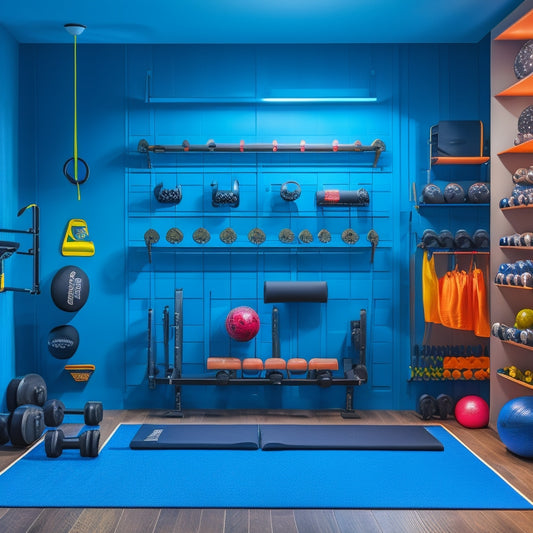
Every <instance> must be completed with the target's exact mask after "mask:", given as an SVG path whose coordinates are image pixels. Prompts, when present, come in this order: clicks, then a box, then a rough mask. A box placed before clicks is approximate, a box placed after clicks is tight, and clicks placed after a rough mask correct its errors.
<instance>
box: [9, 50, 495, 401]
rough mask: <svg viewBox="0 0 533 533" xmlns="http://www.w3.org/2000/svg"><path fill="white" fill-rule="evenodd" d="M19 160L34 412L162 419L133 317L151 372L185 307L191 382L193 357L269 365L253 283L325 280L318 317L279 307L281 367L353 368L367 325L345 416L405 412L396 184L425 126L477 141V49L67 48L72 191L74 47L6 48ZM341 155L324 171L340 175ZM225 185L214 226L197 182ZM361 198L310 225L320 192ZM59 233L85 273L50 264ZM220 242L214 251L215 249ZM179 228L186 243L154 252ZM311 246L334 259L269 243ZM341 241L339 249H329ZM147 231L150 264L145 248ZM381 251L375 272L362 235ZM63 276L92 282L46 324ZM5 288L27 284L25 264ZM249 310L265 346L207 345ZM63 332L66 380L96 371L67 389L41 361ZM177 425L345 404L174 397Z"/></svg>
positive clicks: (196, 361) (252, 394) (266, 317)
mask: <svg viewBox="0 0 533 533" xmlns="http://www.w3.org/2000/svg"><path fill="white" fill-rule="evenodd" d="M20 69H21V77H20V85H21V91H20V100H21V105H20V109H21V115H20V120H21V146H24V150H21V154H20V175H21V176H24V179H22V180H20V186H19V196H20V201H21V202H22V204H24V202H27V203H29V202H32V201H37V202H38V204H39V205H40V207H41V215H42V220H41V267H42V295H41V296H39V297H32V298H29V297H22V296H21V297H20V298H17V299H16V303H15V305H16V316H17V324H16V326H17V369H16V370H17V372H18V373H24V372H28V371H38V372H40V373H41V374H42V375H43V376H44V377H45V378H46V380H47V383H48V386H49V389H50V395H54V396H60V397H61V398H62V399H64V400H65V401H71V403H77V404H79V403H81V402H82V401H84V400H87V399H102V400H103V401H104V402H105V404H106V407H108V408H121V407H128V408H130V407H145V406H149V407H171V406H172V392H173V391H172V389H171V387H159V388H158V389H157V390H156V391H155V392H154V391H149V390H148V387H147V382H146V313H147V310H148V308H149V307H153V308H154V310H155V317H156V346H157V352H158V357H159V360H160V361H161V359H162V334H161V313H162V310H163V307H164V306H165V305H170V306H171V309H173V307H172V305H173V291H174V289H175V288H183V289H184V362H185V365H184V373H187V374H199V373H203V372H204V371H205V358H206V357H207V356H208V355H230V354H231V355H234V354H236V355H239V356H240V355H257V356H260V357H262V358H265V357H268V356H269V355H270V353H271V345H270V313H271V309H272V306H271V305H267V304H264V303H263V298H262V296H263V295H262V286H263V282H264V281H265V280H326V281H327V282H328V287H329V299H328V302H327V303H326V304H307V305H304V304H279V306H278V307H279V309H280V317H281V335H282V354H283V355H284V356H285V357H294V356H304V357H308V358H310V357H319V356H324V357H325V356H329V357H339V358H342V357H343V356H346V355H348V356H349V355H350V354H351V352H350V346H349V322H350V320H353V319H357V318H358V317H359V310H360V309H361V308H365V309H367V311H368V318H369V324H368V326H369V331H368V366H369V373H370V379H369V383H368V384H367V385H365V386H363V387H360V388H359V390H357V391H356V407H361V408H367V409H369V408H393V409H409V408H413V407H414V404H415V398H416V397H417V396H418V394H419V392H420V388H419V385H416V384H412V383H408V381H407V380H408V377H409V354H410V337H409V333H410V322H409V313H410V300H409V298H410V286H409V264H410V260H411V258H412V254H414V243H413V235H415V234H416V233H417V232H419V231H420V230H421V229H422V227H424V225H426V224H427V221H425V220H420V219H419V217H418V216H415V217H414V219H412V220H411V214H412V212H413V203H412V194H411V185H412V182H413V181H417V182H424V180H425V179H426V170H427V160H428V154H427V136H428V131H429V127H430V126H431V125H433V124H435V123H436V122H438V121H439V120H444V119H482V120H484V121H485V123H486V124H487V126H488V113H489V98H488V78H489V71H488V47H487V45H486V43H482V44H480V45H453V46H445V45H429V46H426V45H424V46H420V45H416V46H415V45H412V46H411V45H398V46H395V45H387V46H385V45H329V46H312V45H305V46H304V45H302V46H280V45H276V46H260V45H257V46H236V45H224V46H217V47H216V49H214V48H213V47H211V46H201V45H199V46H178V45H176V46H96V45H91V46H83V45H80V46H79V47H78V84H79V91H78V102H79V126H78V127H79V154H80V157H82V158H84V159H85V160H86V161H87V162H88V163H89V165H90V168H91V175H90V178H89V180H88V181H87V183H86V184H84V185H82V187H81V201H77V199H76V189H75V187H74V186H73V185H71V184H70V183H69V182H68V181H67V180H66V179H65V178H64V177H63V175H62V166H63V163H64V162H65V160H66V159H68V158H69V157H71V155H72V135H73V133H72V47H70V46H62V45H23V46H21V48H20ZM147 72H151V87H150V91H151V92H150V94H151V96H153V97H167V98H179V97H187V96H197V97H206V98H208V97H215V96H216V97H242V98H248V97H257V96H261V95H264V94H266V93H267V92H268V91H269V90H270V89H276V88H278V89H287V90H297V89H299V88H306V89H319V90H324V91H331V90H335V89H339V88H344V87H357V88H364V89H366V88H369V87H370V88H371V89H372V90H375V92H376V95H377V98H378V102H377V103H370V104H335V105H324V104H313V105H302V104H299V105H267V104H249V103H248V104H209V103H208V104H193V105H190V104H188V105H184V104H179V103H147V102H146V101H145V97H146V86H147V83H146V75H147ZM376 138H379V139H381V140H383V141H384V142H385V144H386V146H387V151H386V152H385V153H384V154H383V155H382V156H381V158H380V161H379V164H378V166H377V167H376V168H375V169H374V168H372V166H371V160H372V156H369V155H368V154H310V153H308V154H281V153H278V154H192V153H189V154H178V155H168V154H154V155H153V157H152V163H153V165H152V168H151V169H150V168H148V165H147V160H146V156H145V155H143V154H139V153H138V152H137V144H138V142H139V140H140V139H147V140H148V141H149V143H150V144H155V143H158V144H181V142H182V141H183V140H185V139H187V140H189V141H190V142H191V143H197V144H203V143H206V142H207V140H208V139H214V140H215V141H217V142H239V141H240V140H241V139H244V140H245V141H246V142H248V143H251V142H271V141H272V140H273V139H276V140H277V141H278V142H280V143H282V142H290V143H298V142H299V141H300V140H301V139H305V141H306V142H307V143H309V144H312V143H331V142H332V141H333V140H334V139H338V140H339V141H340V142H341V143H352V142H354V141H355V140H361V141H362V142H363V144H370V143H371V142H372V141H373V140H374V139H376ZM337 156H338V157H337ZM234 178H237V179H238V180H239V182H240V184H241V205H240V206H239V208H238V209H230V208H218V209H217V208H213V207H212V206H211V202H210V190H209V189H210V183H211V182H212V181H213V180H216V181H218V183H219V186H220V188H221V189H228V188H230V184H231V181H232V180H233V179H234ZM289 179H293V180H296V181H298V182H299V183H301V185H302V190H303V192H302V196H301V198H300V199H299V200H298V201H297V202H296V203H295V204H286V203H285V202H283V201H281V200H280V199H279V185H280V184H281V183H283V182H284V181H287V180H289ZM159 182H163V183H164V184H165V186H166V187H173V186H175V185H176V184H177V183H179V184H181V185H182V187H183V192H184V198H183V200H182V202H181V203H180V204H179V205H178V206H171V207H161V206H160V205H158V204H157V203H156V202H155V200H154V197H153V193H152V191H153V188H154V187H155V185H157V183H159ZM359 187H364V188H366V189H367V190H368V191H369V193H370V198H371V201H370V205H369V207H367V208H351V209H338V210H336V209H333V208H329V209H324V208H317V207H316V206H315V204H314V194H315V192H316V191H317V190H321V189H327V188H336V189H356V188H359ZM71 218H84V219H85V220H86V221H87V223H88V227H89V232H90V238H91V239H92V240H93V241H94V242H95V246H96V254H95V256H94V257H83V258H79V257H75V258H67V257H63V256H61V253H60V245H61V241H62V238H63V235H64V231H65V227H66V224H67V222H68V220H69V219H71ZM201 226H203V227H205V228H207V229H208V230H209V231H210V233H211V241H210V242H209V243H208V244H206V245H204V246H203V247H202V246H201V245H198V244H196V243H194V242H193V241H192V237H191V236H192V232H193V231H194V230H195V229H197V228H198V227H201ZM228 226H230V227H232V228H234V229H235V230H236V231H237V233H238V235H239V239H238V241H237V242H236V243H235V244H233V245H232V246H231V248H228V247H227V246H226V245H223V244H222V243H221V242H220V241H219V238H218V234H219V232H220V231H221V230H222V229H224V228H225V227H228ZM170 227H178V228H179V229H181V230H182V231H183V233H184V235H185V239H184V241H183V243H181V244H180V245H177V246H174V247H172V245H170V244H168V243H166V241H165V234H166V231H167V230H168V229H169V228H170ZM253 227H259V228H261V229H263V230H264V231H265V232H266V234H267V242H266V243H265V244H264V245H262V246H260V247H254V246H252V245H251V244H250V243H249V242H248V241H247V237H246V234H247V232H248V231H249V230H250V229H252V228H253ZM284 227H290V228H291V229H292V230H293V231H294V232H295V233H296V234H298V232H299V231H301V230H302V229H309V230H311V232H312V233H313V235H314V237H315V243H313V246H315V245H316V235H317V233H318V231H319V230H320V229H322V228H327V229H328V230H329V231H330V232H331V233H332V235H333V240H332V243H330V245H323V246H321V247H319V246H316V247H315V248H314V249H313V252H311V251H309V250H307V249H306V246H305V245H303V244H297V245H295V246H293V247H290V248H289V249H288V250H287V246H286V245H282V244H281V243H280V242H279V241H278V239H277V234H278V233H279V231H280V230H281V229H282V228H284ZM348 227H351V228H353V229H354V230H355V231H356V232H357V233H359V235H360V240H359V242H358V243H357V244H356V245H355V246H353V247H350V246H348V245H345V244H344V243H342V241H341V240H340V233H341V232H342V231H343V230H344V229H346V228H348ZM148 228H153V229H156V230H157V231H158V232H159V234H160V236H161V239H160V242H159V243H158V244H156V245H154V249H153V260H152V263H148V261H147V252H146V248H145V246H144V240H143V235H144V232H145V231H146V230H147V229H148ZM370 229H375V230H376V231H377V232H378V234H379V237H380V242H379V245H378V248H377V251H376V256H375V261H374V263H370V248H369V246H368V244H369V243H368V242H367V240H366V235H367V233H368V231H369V230H370ZM68 264H75V265H78V266H80V267H81V268H83V269H84V270H85V271H86V272H87V274H88V275H89V278H90V280H91V289H90V297H89V300H88V302H87V304H86V305H85V306H84V307H83V308H82V309H81V310H80V311H79V312H78V313H76V314H69V313H66V312H63V311H60V310H59V309H57V308H56V307H55V306H54V304H53V302H52V300H51V298H50V282H51V280H52V277H53V275H54V274H55V272H56V271H57V270H58V269H59V268H61V267H62V266H65V265H68ZM19 274H20V276H25V275H28V272H27V271H25V269H24V266H23V265H22V264H21V267H20V272H19ZM242 304H246V305H252V306H253V307H255V308H256V309H257V311H258V313H259V315H260V319H261V322H262V325H263V326H262V329H261V331H260V333H259V335H258V336H257V337H256V339H254V340H253V341H251V342H250V343H248V344H246V345H242V344H237V343H235V342H233V341H231V342H230V340H229V339H228V337H227V335H226V334H225V332H224V331H223V327H222V323H223V319H224V317H225V315H226V313H227V312H228V311H229V310H230V309H231V308H232V307H234V306H236V305H242ZM66 323H69V324H72V325H74V326H75V327H76V328H77V329H78V331H79V333H80V339H81V340H80V347H79V349H78V351H77V352H76V354H75V355H74V357H73V358H72V359H71V360H69V362H70V363H92V364H95V365H96V372H95V373H94V375H93V376H92V378H91V379H90V381H89V382H88V383H87V384H86V385H85V386H84V387H83V386H80V384H77V383H74V382H73V380H72V379H71V377H70V376H69V375H68V374H66V372H64V371H63V365H64V363H65V362H64V361H59V360H57V359H54V358H53V357H52V356H51V355H50V354H49V353H48V350H47V337H48V332H49V331H50V329H51V328H53V327H55V326H57V325H60V324H66ZM183 392H184V398H183V401H184V407H185V408H193V407H203V408H205V407H301V408H318V407H324V408H325V407H339V406H342V405H343V402H344V398H343V396H344V391H343V390H342V389H341V388H339V389H335V388H331V389H328V390H317V389H315V388H312V387H302V388H300V389H298V388H296V387H287V388H283V389H282V390H279V388H277V389H275V390H273V389H272V388H265V389H262V388H255V387H238V388H235V389H232V388H225V389H221V388H219V387H188V388H187V387H185V388H184V391H183Z"/></svg>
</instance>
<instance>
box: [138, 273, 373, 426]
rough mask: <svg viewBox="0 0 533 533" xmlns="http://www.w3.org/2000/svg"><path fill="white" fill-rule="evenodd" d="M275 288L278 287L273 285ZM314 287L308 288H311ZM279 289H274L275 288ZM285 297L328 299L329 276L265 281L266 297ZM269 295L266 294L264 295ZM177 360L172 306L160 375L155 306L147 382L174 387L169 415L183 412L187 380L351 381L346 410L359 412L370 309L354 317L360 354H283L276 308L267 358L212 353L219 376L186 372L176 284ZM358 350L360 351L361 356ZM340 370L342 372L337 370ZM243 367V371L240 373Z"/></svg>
mask: <svg viewBox="0 0 533 533" xmlns="http://www.w3.org/2000/svg"><path fill="white" fill-rule="evenodd" d="M273 289H276V290H275V291H273ZM310 289H312V290H311V294H309V292H308V290H310ZM276 292H277V294H274V293H276ZM267 293H268V294H269V298H270V297H272V299H274V300H280V301H284V302H285V301H288V302H292V301H314V302H322V301H325V300H327V284H326V283H325V282H316V283H315V282H309V283H307V282H294V283H293V282H290V283H288V284H285V283H281V284H279V285H276V286H271V284H268V285H267V286H266V291H265V297H266V296H267ZM265 299H266V298H265ZM174 308H175V309H174V325H173V327H174V329H175V334H174V365H173V367H171V365H170V361H169V346H168V344H169V336H170V335H169V329H170V324H169V322H170V321H169V312H168V309H167V308H165V312H164V320H163V323H164V343H163V344H164V348H165V369H164V375H163V374H160V375H159V376H158V369H157V365H156V357H155V354H154V352H153V350H152V343H153V341H152V321H153V311H152V309H149V310H148V385H149V387H150V388H152V389H154V388H155V387H156V386H157V385H158V384H164V385H172V386H173V387H174V409H173V410H171V411H168V412H167V415H166V416H171V417H183V412H182V408H181V394H182V392H181V388H182V386H184V385H187V386H188V385H236V386H265V385H283V386H285V385H286V386H296V387H300V386H312V387H315V386H317V385H318V386H320V387H329V386H342V387H346V402H345V406H344V408H343V409H342V410H341V415H342V417H343V418H359V417H358V415H357V414H356V412H355V411H354V407H353V399H354V387H356V386H359V385H362V384H364V383H366V382H367V381H368V372H367V369H366V310H365V309H361V315H360V320H351V321H350V337H351V345H352V349H353V351H354V355H355V358H351V357H345V358H343V359H342V368H341V369H340V366H341V361H340V359H337V358H333V357H331V358H330V357H314V358H311V359H310V360H309V361H307V360H306V359H304V358H303V357H292V358H289V359H283V358H282V357H281V346H280V336H279V311H278V308H277V307H276V306H273V308H272V354H271V357H269V358H267V359H266V360H264V361H263V360H262V359H261V358H260V357H246V358H244V359H242V360H241V359H240V358H238V357H230V356H228V357H225V356H210V357H207V359H206V369H207V370H208V371H210V372H215V373H216V376H215V377H213V376H212V375H205V374H202V375H201V376H184V375H183V374H182V366H183V289H176V290H175V296H174ZM357 352H359V353H358V355H359V357H358V359H359V360H358V361H357ZM339 370H341V373H342V375H339V373H338V371H339ZM239 372H240V373H239Z"/></svg>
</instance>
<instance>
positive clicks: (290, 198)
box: [279, 181, 302, 202]
mask: <svg viewBox="0 0 533 533" xmlns="http://www.w3.org/2000/svg"><path fill="white" fill-rule="evenodd" d="M289 184H291V185H296V188H295V189H294V190H292V191H289V187H288V185H289ZM300 194H302V188H301V187H300V184H299V183H298V182H297V181H286V182H285V183H282V185H281V189H280V191H279V195H280V196H281V197H282V198H283V199H284V200H285V201H287V202H294V200H298V198H300Z"/></svg>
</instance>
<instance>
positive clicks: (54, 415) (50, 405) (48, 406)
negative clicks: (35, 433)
mask: <svg viewBox="0 0 533 533" xmlns="http://www.w3.org/2000/svg"><path fill="white" fill-rule="evenodd" d="M43 411H44V422H45V424H46V425H47V426H48V427H53V428H56V427H58V426H60V425H61V423H62V422H63V419H64V418H65V406H64V404H63V402H61V401H60V400H48V401H47V402H46V403H45V404H44V405H43Z"/></svg>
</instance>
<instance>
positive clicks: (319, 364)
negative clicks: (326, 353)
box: [309, 357, 339, 370]
mask: <svg viewBox="0 0 533 533" xmlns="http://www.w3.org/2000/svg"><path fill="white" fill-rule="evenodd" d="M338 369H339V361H338V360H337V359H334V358H332V357H324V358H321V357H315V358H314V359H311V360H310V361H309V370H338Z"/></svg>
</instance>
